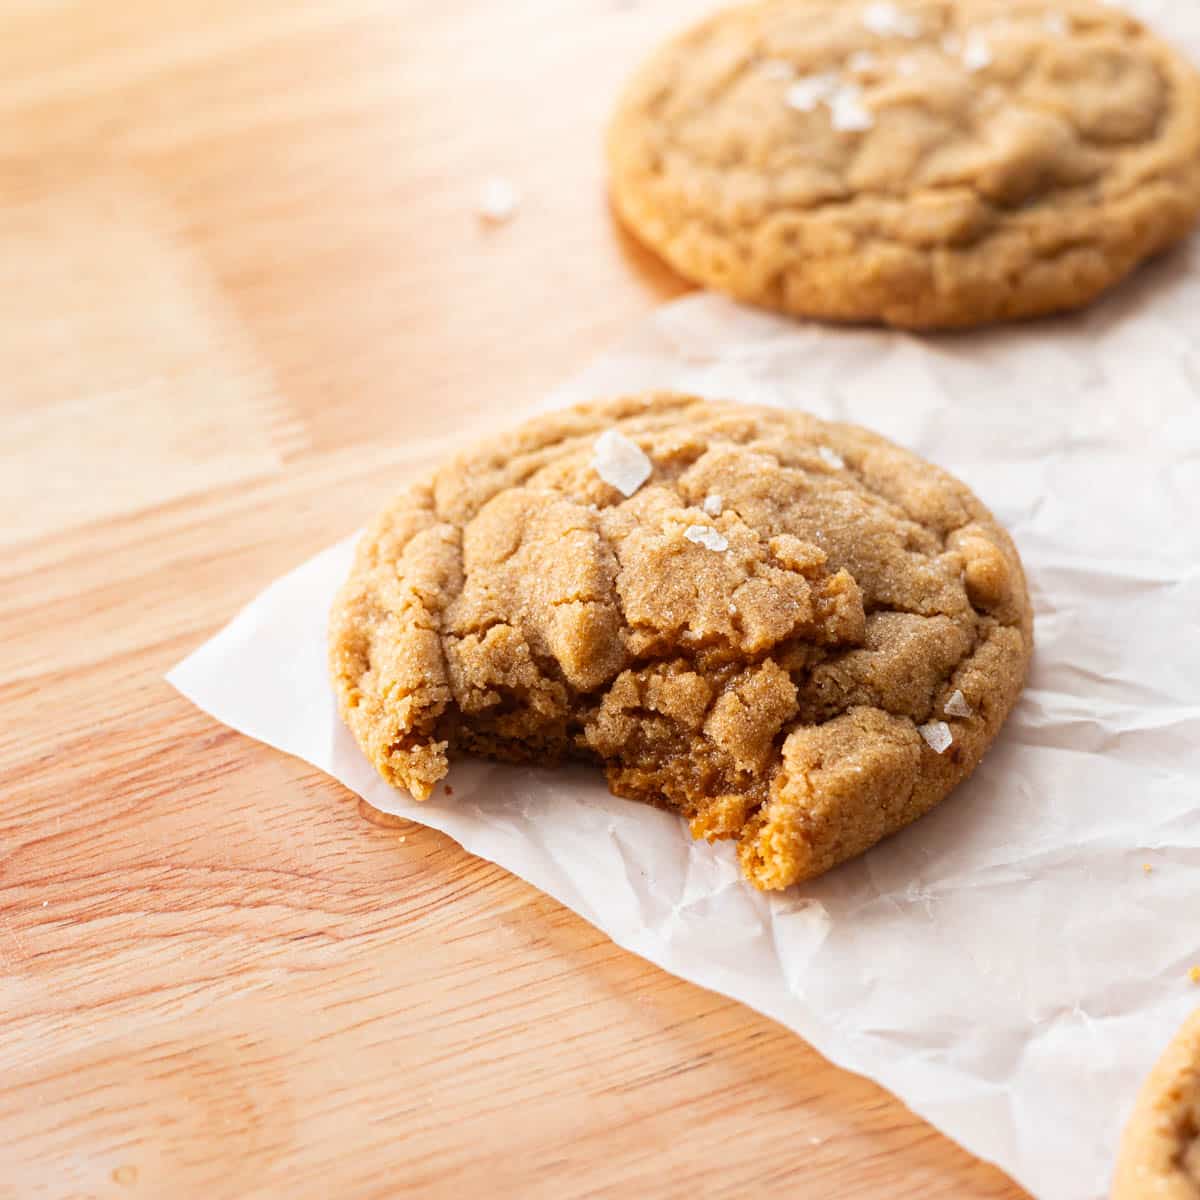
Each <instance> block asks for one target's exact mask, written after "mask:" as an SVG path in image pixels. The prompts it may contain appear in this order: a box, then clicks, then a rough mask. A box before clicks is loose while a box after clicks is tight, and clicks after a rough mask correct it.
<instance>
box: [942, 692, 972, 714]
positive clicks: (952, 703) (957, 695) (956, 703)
mask: <svg viewBox="0 0 1200 1200" xmlns="http://www.w3.org/2000/svg"><path fill="white" fill-rule="evenodd" d="M942 711H943V712H944V713H945V714H946V716H948V717H973V716H974V715H975V713H974V710H973V709H972V708H971V706H970V705H969V704H968V703H967V698H966V697H965V696H964V695H963V694H962V692H959V691H954V692H951V693H950V699H949V700H947V701H946V704H945V707H944V708H943V710H942Z"/></svg>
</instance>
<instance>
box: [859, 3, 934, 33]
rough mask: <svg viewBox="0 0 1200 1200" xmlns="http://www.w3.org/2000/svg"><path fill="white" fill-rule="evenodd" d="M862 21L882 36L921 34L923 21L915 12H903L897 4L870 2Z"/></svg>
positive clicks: (873, 31) (864, 11) (864, 10)
mask: <svg viewBox="0 0 1200 1200" xmlns="http://www.w3.org/2000/svg"><path fill="white" fill-rule="evenodd" d="M862 23H863V25H864V26H866V28H867V29H869V30H870V31H871V32H872V33H877V34H878V35H879V36H880V37H906V38H915V37H920V36H921V22H920V20H919V18H918V17H916V16H915V15H914V14H913V13H909V12H903V11H902V10H901V9H900V7H899V6H898V5H895V4H868V5H867V7H866V8H864V9H863V14H862Z"/></svg>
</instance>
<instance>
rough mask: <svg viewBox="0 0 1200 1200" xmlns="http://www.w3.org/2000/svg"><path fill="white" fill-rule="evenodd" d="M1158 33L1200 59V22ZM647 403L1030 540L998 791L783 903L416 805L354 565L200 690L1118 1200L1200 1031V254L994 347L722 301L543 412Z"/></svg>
mask: <svg viewBox="0 0 1200 1200" xmlns="http://www.w3.org/2000/svg"><path fill="white" fill-rule="evenodd" d="M1140 7H1141V8H1142V9H1143V10H1149V12H1148V13H1147V15H1149V16H1151V18H1152V19H1153V18H1157V23H1158V24H1160V25H1161V26H1163V27H1164V28H1166V29H1167V31H1168V32H1170V33H1173V34H1174V35H1175V36H1176V38H1177V40H1182V41H1183V42H1184V43H1185V44H1188V45H1190V46H1191V47H1193V49H1195V50H1198V51H1200V5H1192V4H1175V5H1172V6H1170V7H1168V6H1166V5H1165V4H1161V3H1158V2H1157V0H1147V2H1145V3H1143V4H1142V5H1141V6H1140ZM1197 56H1198V57H1200V54H1198V55H1197ZM652 387H671V388H678V389H682V390H689V391H694V392H698V393H702V394H706V395H711V396H713V397H720V398H731V399H739V400H742V401H748V402H749V401H752V402H763V403H771V404H780V405H785V406H793V407H801V408H807V409H809V410H811V411H812V412H815V413H817V414H819V415H820V416H824V417H832V418H835V419H838V420H845V421H853V422H857V423H860V424H863V425H868V426H870V427H872V428H874V429H876V430H878V431H880V432H881V433H883V434H885V435H887V436H889V437H891V438H893V439H894V440H896V441H897V442H900V443H901V444H903V445H905V446H908V447H910V448H912V449H914V450H916V451H917V452H918V453H919V454H922V455H923V456H925V457H927V458H929V459H931V460H933V461H934V462H937V463H939V464H940V465H942V466H944V467H946V468H948V469H949V470H951V471H952V472H954V473H955V474H957V475H959V476H960V477H961V478H962V479H964V480H965V481H966V482H967V483H968V484H969V485H970V486H972V487H973V488H974V489H975V491H976V492H977V493H978V494H979V495H980V496H981V498H982V499H983V500H984V502H985V503H987V504H989V505H990V506H991V507H992V508H993V510H994V511H995V512H996V513H997V515H998V516H999V517H1000V518H1001V520H1002V521H1003V522H1004V523H1005V524H1006V525H1007V526H1008V528H1009V529H1010V530H1011V532H1012V533H1013V535H1014V537H1015V538H1016V541H1017V544H1018V546H1019V548H1020V550H1021V553H1022V555H1023V557H1024V560H1025V565H1026V568H1027V570H1028V573H1029V577H1030V583H1031V588H1032V592H1033V596H1034V600H1035V604H1036V608H1037V653H1036V660H1035V665H1034V669H1033V674H1032V677H1031V680H1030V684H1029V687H1028V689H1027V691H1026V693H1025V696H1024V698H1023V699H1022V701H1021V703H1020V705H1019V706H1018V708H1017V710H1016V712H1015V713H1014V715H1013V717H1012V718H1011V720H1010V722H1009V724H1008V726H1007V727H1006V729H1005V731H1004V733H1003V734H1002V735H1001V738H1000V740H999V741H998V743H997V744H996V745H995V747H994V748H993V749H992V751H991V753H990V754H989V755H988V757H987V758H986V759H985V761H984V763H983V765H982V766H981V767H980V769H979V770H978V772H977V773H976V775H975V776H974V778H972V779H971V780H970V782H969V783H967V784H966V785H964V786H963V787H962V788H960V789H959V790H958V791H957V792H956V793H955V794H954V795H953V796H952V797H951V798H950V799H949V800H948V801H947V802H946V803H945V804H943V805H942V806H941V807H940V808H939V809H937V810H935V811H934V812H933V813H932V814H931V815H930V816H928V817H926V818H925V819H924V820H922V821H920V822H918V823H917V824H916V825H914V826H913V827H911V828H910V829H908V830H906V831H905V832H904V833H902V834H900V835H899V836H897V837H895V838H893V839H891V840H890V841H888V842H886V843H884V844H883V845H881V846H879V847H877V848H876V849H875V850H873V851H871V852H870V853H869V854H867V855H866V856H865V857H863V858H861V859H859V860H858V861H856V862H854V863H851V864H849V865H848V866H846V867H844V868H842V869H840V870H838V871H835V872H834V873H833V874H831V875H829V876H827V877H826V878H824V879H822V880H819V881H817V882H816V883H814V884H810V885H805V886H802V887H799V888H797V889H794V890H793V891H792V892H789V893H787V894H784V895H772V896H765V895H761V894H759V893H757V892H756V891H754V890H753V888H751V887H750V886H749V885H747V884H745V883H743V882H742V880H741V878H740V876H739V874H738V870H737V867H736V864H735V861H734V855H733V852H732V849H731V847H729V846H728V845H725V846H717V847H713V846H709V845H706V844H704V843H695V842H693V841H692V840H691V839H690V838H689V836H688V834H687V831H686V829H685V827H684V825H683V823H682V822H681V821H678V820H677V819H675V818H674V817H672V816H669V815H667V814H665V813H662V812H658V811H655V810H653V809H650V808H646V807H643V806H640V805H636V804H633V803H629V802H626V801H623V800H618V799H616V798H614V797H612V796H610V795H609V794H608V792H607V790H606V789H605V787H604V784H603V782H602V780H601V778H600V776H599V773H598V772H591V771H588V770H585V769H582V768H571V769H567V770H563V771H537V770H525V769H517V768H511V767H503V766H499V765H492V764H485V763H478V762H472V763H464V764H461V765H458V766H456V767H455V768H454V769H453V771H452V774H451V780H452V783H453V786H454V797H453V799H452V800H445V799H434V800H431V801H429V802H427V803H425V804H416V803H414V802H413V801H412V800H410V799H409V798H408V797H407V796H406V795H403V794H401V793H399V792H397V791H394V790H393V789H392V788H390V787H388V786H387V785H386V784H385V783H383V782H382V780H381V779H380V778H379V777H378V776H377V775H376V773H375V771H374V769H373V768H372V767H371V766H370V765H369V764H368V763H367V762H366V760H365V759H364V758H363V756H362V755H361V753H360V752H359V750H358V748H357V746H356V745H355V743H354V741H353V740H352V738H351V737H350V735H349V734H348V733H347V732H346V730H345V729H344V727H343V726H342V724H341V722H340V721H339V720H338V717H337V713H336V710H335V706H334V702H333V697H332V695H331V692H330V689H329V685H328V683H327V678H326V667H325V627H326V618H327V613H328V609H329V605H330V601H331V599H332V596H333V593H334V591H335V589H336V588H337V586H338V584H339V583H340V581H341V579H342V578H343V577H344V575H345V573H346V572H347V570H348V568H349V563H350V557H351V554H352V539H348V540H347V541H345V542H343V543H341V544H340V545H338V546H335V547H333V548H331V549H330V550H328V551H326V552H325V553H324V554H321V555H319V556H318V557H316V558H315V559H312V560H311V561H310V562H308V563H306V564H304V565H303V566H301V567H299V568H298V569H297V570H295V571H293V572H292V573H291V574H290V575H288V576H286V577H284V578H283V579H281V580H279V581H278V582H277V583H275V584H274V585H273V586H271V587H270V588H268V589H267V591H265V592H264V593H263V594H262V595H261V596H260V597H259V598H258V599H257V600H256V601H255V602H254V603H253V604H251V605H250V606H249V607H248V608H247V609H246V610H245V611H243V612H242V613H241V614H240V615H239V616H238V617H237V618H236V619H235V620H234V621H233V623H232V624H231V625H229V626H228V627H227V628H226V629H225V630H224V631H222V632H221V633H220V634H218V635H217V636H216V637H215V638H213V639H212V640H211V641H210V642H209V643H208V644H207V645H205V646H203V647H201V648H200V649H199V650H198V651H197V652H196V653H195V654H193V655H192V656H191V657H190V658H188V659H187V661H186V662H184V663H182V664H181V665H180V666H179V667H177V668H176V669H175V670H174V671H173V672H172V674H171V675H170V677H169V678H170V680H171V682H172V683H173V684H174V685H175V687H177V688H178V689H179V690H180V691H181V692H183V693H184V694H185V695H186V696H188V697H190V698H191V699H192V700H193V701H194V702H195V703H196V704H197V705H199V706H200V707H201V708H204V709H206V710H207V711H208V712H210V713H212V714H213V716H215V717H216V718H218V719H219V720H221V721H223V722H225V723H226V724H227V725H231V726H233V727H234V728H236V729H239V730H241V731H242V732H244V733H246V734H249V735H250V736H252V737H255V738H258V739H259V740H261V741H263V742H267V743H269V744H270V745H273V746H276V747H278V748H279V749H281V750H285V751H287V752H289V753H291V754H295V755H298V756H299V757H301V758H303V759H305V760H307V761H308V762H310V763H312V764H314V765H315V766H317V767H319V768H321V769H322V770H324V771H327V772H328V773H329V774H330V775H332V776H334V777H335V778H337V779H339V780H340V781H341V782H342V783H343V784H345V785H346V786H347V787H348V788H350V789H351V790H353V791H354V792H357V793H358V794H359V795H361V796H363V797H365V798H366V799H367V800H368V801H369V802H370V803H371V804H373V805H374V806H375V807H377V808H380V809H384V810H386V811H388V812H392V813H398V814H400V815H403V816H406V817H410V818H412V819H413V820H416V821H420V822H423V823H425V824H427V825H432V826H434V827H436V828H438V829H441V830H443V831H444V832H445V833H447V834H449V835H450V836H451V837H453V838H454V839H455V840H456V841H458V842H460V843H461V844H462V845H463V846H464V847H466V848H467V849H468V850H469V851H471V852H472V853H474V854H477V855H480V856H482V857H485V858H488V859H492V860H494V861H495V862H497V863H499V864H501V865H502V866H504V867H506V868H507V869H508V870H510V871H512V872H514V873H515V874H517V875H520V876H522V877H523V878H525V879H527V880H529V881H530V882H531V883H533V884H534V885H535V886H537V887H539V888H541V889H542V890H543V891H545V892H548V893H550V894H551V895H553V896H555V897H557V898H558V899H559V900H560V901H561V902H562V903H563V904H566V905H568V906H569V907H570V908H572V909H574V910H575V911H576V912H578V913H579V914H580V915H581V916H583V917H584V918H585V919H587V920H588V921H590V922H592V923H593V924H594V925H596V926H598V927H599V928H600V929H602V930H604V931H605V932H606V933H607V934H608V935H609V936H610V937H612V938H613V940H614V941H616V942H618V943H619V944H620V945H622V946H625V947H626V948H628V949H629V950H632V951H633V952H635V953H637V954H640V955H642V956H643V957H645V958H647V959H649V960H650V961H652V962H654V963H657V964H659V965H660V966H661V967H663V968H664V969H665V970H668V971H671V972H673V973H674V974H676V975H679V976H682V977H684V978H686V979H689V980H692V981H694V982H695V983H698V984H701V985H703V986H705V987H708V988H711V989H713V990H714V991H717V992H722V993H724V994H726V995H729V996H733V997H735V998H737V999H738V1000H741V1001H743V1002H744V1003H746V1004H747V1005H749V1006H751V1007H752V1008H755V1009H758V1010H759V1011H761V1012H763V1013H766V1014H768V1015H769V1016H771V1017H773V1018H775V1019H776V1020H778V1021H780V1022H782V1023H783V1024H784V1025H786V1026H787V1027H789V1028H790V1029H793V1030H795V1031H796V1032H797V1033H798V1034H800V1035H801V1036H803V1037H804V1038H806V1039H807V1040H808V1041H809V1042H811V1043H812V1044H813V1045H814V1046H816V1047H817V1048H818V1049H819V1050H820V1051H822V1053H824V1054H825V1055H827V1056H828V1057H829V1058H830V1059H832V1060H833V1061H834V1062H836V1063H839V1064H841V1065H842V1066H845V1067H847V1068H849V1069H851V1070H853V1071H857V1072H860V1073H861V1074H863V1075H867V1076H870V1077H871V1078H872V1079H875V1080H877V1081H878V1082H879V1083H881V1084H882V1085H884V1086H885V1087H887V1088H888V1089H890V1090H891V1091H892V1092H894V1093H895V1094H896V1095H897V1096H899V1097H900V1098H901V1099H902V1100H904V1102H905V1103H907V1104H908V1105H909V1106H910V1107H911V1108H912V1109H913V1110H915V1111H916V1112H917V1113H919V1114H921V1116H923V1117H925V1118H926V1119H927V1120H929V1121H931V1122H932V1123H933V1124H934V1125H936V1126H938V1127H939V1128H940V1129H942V1130H943V1131H944V1132H945V1133H946V1134H948V1135H949V1136H950V1137H952V1138H954V1139H955V1140H956V1141H958V1142H960V1143H961V1144H962V1145H963V1146H965V1147H967V1148H968V1149H970V1150H972V1151H973V1152H974V1153H976V1154H978V1155H980V1156H981V1157H983V1158H986V1159H990V1160H991V1161H993V1162H995V1163H997V1164H999V1165H1000V1166H1001V1167H1002V1168H1004V1169H1005V1170H1006V1171H1008V1172H1009V1173H1010V1174H1011V1175H1012V1176H1013V1177H1014V1178H1016V1179H1017V1180H1018V1181H1019V1182H1021V1183H1022V1184H1023V1185H1024V1186H1025V1187H1027V1188H1028V1189H1029V1190H1030V1191H1032V1192H1033V1193H1034V1194H1035V1195H1037V1196H1039V1197H1045V1198H1047V1200H1049V1198H1053V1200H1095V1198H1097V1197H1100V1196H1102V1195H1103V1194H1104V1193H1105V1192H1106V1189H1107V1182H1108V1179H1109V1176H1110V1173H1111V1169H1112V1163H1113V1158H1114V1154H1115V1149H1116V1146H1117V1141H1118V1136H1119V1131H1120V1128H1121V1126H1122V1124H1123V1121H1124V1118H1125V1116H1126V1114H1127V1112H1128V1110H1129V1108H1130V1106H1131V1104H1132V1102H1133V1097H1134V1095H1135V1092H1136V1090H1137V1088H1138V1086H1139V1084H1140V1082H1141V1080H1142V1078H1143V1076H1144V1074H1145V1073H1146V1071H1147V1070H1148V1069H1149V1067H1150V1065H1151V1063H1152V1061H1153V1060H1154V1058H1155V1057H1156V1056H1157V1054H1158V1052H1159V1050H1160V1049H1161V1047H1162V1045H1163V1044H1164V1043H1165V1042H1166V1040H1167V1039H1168V1037H1169V1036H1170V1035H1171V1034H1172V1033H1173V1031H1174V1030H1175V1028H1176V1027H1177V1026H1178V1025H1179V1023H1180V1022H1181V1021H1182V1020H1183V1018H1184V1017H1185V1016H1186V1014H1187V1013H1188V1012H1189V1011H1190V1010H1191V1009H1192V1008H1193V1007H1195V1006H1196V1005H1197V1004H1200V989H1197V988H1196V987H1195V986H1194V985H1192V984H1191V983H1190V982H1189V980H1188V969H1189V967H1190V966H1192V965H1193V964H1194V963H1200V893H1198V888H1197V883H1198V881H1200V874H1198V870H1200V242H1197V241H1193V242H1192V243H1191V244H1190V245H1189V246H1187V247H1185V248H1184V249H1182V250H1181V251H1179V252H1177V253H1175V254H1173V255H1172V256H1170V257H1169V258H1167V259H1166V260H1164V261H1162V262H1160V263H1158V264H1156V265H1154V266H1152V267H1151V268H1149V269H1148V270H1146V271H1144V272H1142V273H1141V274H1140V275H1139V276H1138V277H1137V278H1135V279H1134V280H1133V281H1132V282H1131V283H1129V284H1128V285H1126V286H1125V287H1124V288H1122V289H1120V290H1119V291H1118V292H1117V293H1116V294H1114V296H1113V297H1111V298H1110V299H1109V300H1107V301H1105V302H1103V303H1102V304H1100V305H1099V306H1098V307H1096V308H1094V309H1092V310H1091V311H1090V312H1088V313H1085V314H1083V315H1081V316H1078V317H1074V318H1070V319H1065V320H1060V321H1052V322H1048V323H1041V324H1037V325H1031V326H1024V327H1016V328H1009V329H1000V330H994V331H988V332H984V333H979V334H972V335H969V336H956V337H948V338H940V339H924V340H922V339H917V338H912V337H908V336H905V335H901V334H892V333H888V332H881V331H866V330H837V329H829V328H823V327H819V326H810V325H804V324H798V323H792V322H788V321H784V320H781V319H777V318H774V317H771V316H768V315H765V314H761V313H756V312H751V311H749V310H746V309H742V308H738V307H736V306H735V305H733V304H731V303H729V302H727V301H724V300H721V299H719V298H716V297H712V296H705V295H701V296H695V297H691V298H689V299H686V300H683V301H680V302H679V303H676V304H673V305H670V306H668V307H666V308H664V309H662V310H660V311H659V312H658V313H657V314H656V315H655V316H654V317H653V319H651V320H650V321H649V322H648V323H646V324H645V325H644V326H643V327H642V328H641V329H639V330H638V331H637V332H636V333H635V334H634V336H633V337H632V338H631V339H630V340H629V341H628V342H627V343H626V344H625V345H624V346H622V347H620V348H619V349H618V350H616V351H615V352H614V353H612V354H610V355H608V356H606V357H605V358H603V359H601V360H600V361H599V362H597V363H595V364H594V365H593V366H592V367H591V368H589V369H588V370H586V371H585V372H584V373H583V374H582V375H581V376H579V377H578V378H576V379H575V380H573V381H572V382H571V383H570V384H568V385H567V386H566V387H565V388H563V389H561V390H560V391H559V392H558V393H556V394H555V395H554V396H553V397H551V398H550V399H549V401H548V402H547V403H548V404H564V403H568V402H571V401H575V400H581V399H589V398H595V397H598V396H606V395H611V394H617V393H621V392H625V391H643V390H646V389H648V388H652ZM403 482H404V481H402V480H398V481H397V487H399V486H400V485H401V484H402V483H403ZM379 499H380V503H381V504H382V503H383V502H384V501H385V500H386V499H387V497H384V496H381V497H380V498H379ZM1147 866H1149V867H1150V868H1152V870H1151V871H1149V872H1148V871H1147V870H1146V869H1145V868H1146V867H1147Z"/></svg>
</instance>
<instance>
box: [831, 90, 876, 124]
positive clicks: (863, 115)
mask: <svg viewBox="0 0 1200 1200" xmlns="http://www.w3.org/2000/svg"><path fill="white" fill-rule="evenodd" d="M825 103H826V104H828V105H829V115H830V118H831V120H832V122H833V127H834V129H841V130H844V131H846V132H849V133H861V132H862V131H863V130H865V129H870V128H871V127H872V126H873V125H874V124H875V118H874V116H873V115H872V113H871V110H870V109H868V108H867V107H866V106H865V105H864V104H863V102H862V91H861V90H860V89H859V87H858V86H857V85H856V84H846V85H845V86H844V87H841V88H839V89H838V90H837V91H836V92H835V93H834V94H833V96H831V97H830V98H829V99H828V100H826V102H825Z"/></svg>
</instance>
